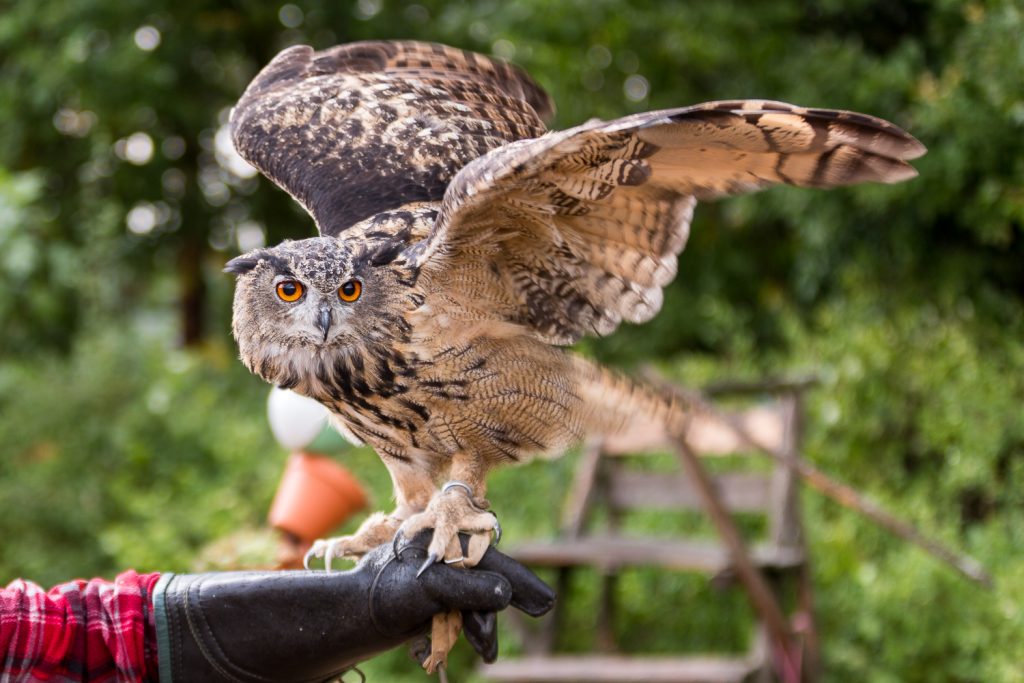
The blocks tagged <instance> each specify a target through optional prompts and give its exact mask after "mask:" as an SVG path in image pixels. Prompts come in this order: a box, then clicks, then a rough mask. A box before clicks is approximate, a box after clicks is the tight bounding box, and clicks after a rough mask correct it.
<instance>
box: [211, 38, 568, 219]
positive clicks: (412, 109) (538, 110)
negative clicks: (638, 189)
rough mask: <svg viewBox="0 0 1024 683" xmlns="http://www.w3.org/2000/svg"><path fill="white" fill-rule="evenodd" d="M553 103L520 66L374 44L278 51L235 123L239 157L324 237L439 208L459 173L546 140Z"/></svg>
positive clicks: (428, 48)
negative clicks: (416, 208) (399, 211)
mask: <svg viewBox="0 0 1024 683" xmlns="http://www.w3.org/2000/svg"><path fill="white" fill-rule="evenodd" d="M552 111H553V106H552V103H551V100H550V98H549V97H548V95H547V94H546V93H545V92H544V91H543V90H542V89H541V88H540V86H538V85H537V84H536V83H535V82H534V81H533V80H532V79H531V78H530V77H529V76H528V75H527V74H526V73H524V72H523V71H521V70H520V69H518V68H517V67H515V66H512V65H509V64H506V63H504V62H500V61H497V60H492V59H489V58H487V57H484V56H482V55H478V54H474V53H471V52H465V51H463V50H458V49H455V48H451V47H447V46H444V45H438V44H433V43H420V42H412V41H372V42H362V43H350V44H347V45H341V46H338V47H334V48H331V49H328V50H323V51H321V52H314V51H313V49H312V48H310V47H308V46H304V45H301V46H295V47H291V48H288V49H286V50H284V51H282V52H281V53H280V54H278V55H277V56H276V57H275V58H274V60H273V61H271V62H270V64H268V65H267V66H266V67H265V68H264V69H263V70H262V71H261V72H260V73H259V74H258V75H257V76H256V78H255V79H253V81H252V83H250V84H249V87H248V88H247V89H246V91H245V93H244V94H243V95H242V97H241V99H240V100H239V102H238V104H237V105H236V107H235V109H234V110H233V112H232V115H231V126H232V137H233V139H234V142H235V147H236V148H237V149H238V152H239V154H241V155H242V157H244V158H245V159H246V160H247V161H249V162H250V163H251V164H253V165H254V166H256V167H257V168H258V169H259V170H260V171H262V172H263V174H264V175H266V176H267V177H269V178H270V179H271V180H273V181H274V182H275V183H277V184H278V185H279V186H281V187H282V188H283V189H285V190H286V191H287V192H288V193H289V194H291V195H292V196H293V197H295V199H297V200H298V201H299V202H300V203H301V204H302V205H303V206H304V207H305V208H306V210H307V211H309V213H310V214H312V216H313V218H314V220H315V221H316V223H317V227H318V228H319V230H320V232H321V234H325V235H338V234H339V233H341V232H342V231H344V230H345V229H346V228H347V227H349V226H351V225H352V224H354V223H356V222H358V221H360V220H362V219H364V218H367V217H369V216H372V215H375V214H377V213H380V212H381V211H386V210H388V209H394V208H397V207H399V206H402V205H403V204H407V203H410V202H417V201H439V200H440V199H441V198H442V196H443V195H444V191H445V188H446V187H447V186H448V184H449V183H450V182H451V180H452V178H453V177H454V176H455V174H456V173H457V172H458V170H459V169H460V168H462V167H463V166H464V165H466V164H467V163H468V162H469V161H471V160H473V159H475V158H477V157H479V156H481V155H483V154H485V153H486V152H488V151H490V150H492V149H495V148H497V147H500V146H501V145H504V144H506V143H508V142H511V141H513V140H518V139H521V138H529V137H535V136H537V135H540V134H542V133H543V132H544V130H545V128H544V124H543V122H542V120H541V119H542V118H546V117H549V116H550V115H551V114H552Z"/></svg>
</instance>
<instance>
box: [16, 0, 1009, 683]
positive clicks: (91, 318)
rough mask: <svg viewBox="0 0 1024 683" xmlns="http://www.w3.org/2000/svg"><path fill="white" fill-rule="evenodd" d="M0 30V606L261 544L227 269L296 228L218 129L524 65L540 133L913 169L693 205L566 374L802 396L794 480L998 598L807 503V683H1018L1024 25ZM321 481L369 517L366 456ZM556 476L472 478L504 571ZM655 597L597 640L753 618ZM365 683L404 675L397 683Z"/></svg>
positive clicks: (248, 20)
mask: <svg viewBox="0 0 1024 683" xmlns="http://www.w3.org/2000/svg"><path fill="white" fill-rule="evenodd" d="M0 7H2V11H0V282H2V283H3V293H2V295H0V583H6V582H7V581H9V580H11V579H13V578H15V577H17V576H25V577H27V578H31V579H35V580H37V581H40V582H43V583H52V582H58V581H63V580H66V579H69V578H72V577H74V576H87V575H106V576H112V575H113V574H115V573H116V572H117V571H119V570H121V569H122V568H125V567H134V568H137V569H139V570H140V571H153V570H186V569H188V568H190V567H192V566H194V564H195V562H196V558H197V557H198V556H199V555H200V554H201V552H202V549H203V548H205V547H208V546H209V545H210V544H211V543H214V542H216V541H217V540H218V539H222V538H223V537H225V536H229V535H231V534H233V533H235V532H237V531H238V530H239V529H257V528H259V527H260V526H261V525H262V524H263V520H264V517H265V515H266V510H267V507H268V505H269V502H270V499H271V496H272V495H273V491H274V487H275V485H276V481H277V477H278V475H279V473H280V471H281V469H282V468H283V465H284V460H285V454H284V453H283V452H282V451H281V449H280V448H279V447H278V446H277V445H276V444H275V443H274V442H273V440H272V437H271V435H270V431H269V428H268V426H267V421H266V416H265V410H264V404H265V399H266V396H267V391H268V387H267V386H266V385H264V384H263V383H262V382H261V381H260V380H258V379H256V378H255V377H252V376H250V375H249V374H248V373H247V372H246V371H245V370H244V368H242V366H241V364H240V363H239V362H238V361H237V360H236V350H235V347H234V343H233V341H232V340H231V337H230V330H229V323H230V297H231V292H232V281H231V278H230V277H228V276H226V275H223V274H222V273H221V267H222V265H223V263H224V262H225V261H226V260H227V259H228V258H230V257H231V256H233V255H235V254H237V253H238V252H240V251H244V250H247V249H250V248H253V247H255V246H259V245H262V244H273V243H276V242H277V241H279V240H281V239H283V238H285V237H303V236H307V235H310V234H312V231H313V226H312V222H311V221H310V219H309V218H308V217H307V216H306V215H305V214H304V213H303V212H302V211H301V210H300V208H299V207H298V206H297V205H296V204H294V203H293V202H292V201H291V200H290V198H288V197H287V196H286V195H285V194H284V193H283V192H281V191H279V190H277V189H276V188H274V187H273V186H272V185H271V184H270V183H269V182H267V181H265V180H263V179H262V178H260V177H257V176H256V175H255V173H254V171H253V170H252V169H251V168H250V167H248V166H246V165H245V164H242V163H239V160H238V159H237V157H235V156H234V154H233V152H232V149H231V145H230V139H229V134H228V130H227V127H226V123H227V120H228V113H229V110H230V108H231V106H232V104H233V103H234V101H235V100H236V99H237V97H238V96H239V94H240V93H241V92H242V90H243V89H244V87H245V85H246V84H247V82H248V81H249V79H250V78H251V77H252V76H253V75H254V74H255V73H256V71H257V70H258V69H259V68H260V67H261V66H262V65H263V64H265V63H266V62H268V61H269V60H270V59H271V57H273V55H274V54H275V53H276V52H277V51H278V50H279V49H281V48H283V47H286V46H288V45H291V44H295V43H309V44H312V45H313V46H315V47H318V48H323V47H328V46H330V45H333V44H336V43H340V42H346V41H351V40H357V39H366V38H419V39H428V40H437V41H442V42H446V43H450V44H453V45H457V46H460V47H463V48H467V49H472V50H478V51H481V52H484V53H490V54H494V55H497V56H500V57H504V58H507V59H510V60H512V61H514V62H516V63H517V64H520V65H521V66H523V67H525V68H526V69H527V70H528V71H530V72H531V73H532V74H533V75H534V76H535V77H536V78H537V79H538V80H539V81H540V83H541V84H542V85H543V86H545V87H546V88H547V89H548V90H549V91H550V92H551V93H552V94H553V95H554V97H555V100H556V102H557V103H558V107H559V113H558V117H557V120H556V121H555V122H554V124H553V127H568V126H571V125H574V124H577V123H580V122H582V121H585V120H586V119H588V118H591V117H595V116H596V117H601V118H613V117H617V116H620V115H623V114H627V113H630V112H634V111H640V110H646V109H656V108H662V107H670V106H678V105H684V104H691V103H696V102H701V101H705V100H712V99H725V98H729V99H731V98H741V97H755V98H771V99H780V100H785V101H791V102H795V103H798V104H805V105H813V106H823V107H835V108H847V109H855V110H859V111H863V112H868V113H872V114H875V115H879V116H882V117H884V118H887V119H889V120H892V121H894V122H895V123H897V124H899V125H901V126H903V127H905V128H907V129H909V130H910V131H912V132H913V133H914V134H915V135H916V136H917V137H918V138H919V139H921V140H922V142H924V143H925V144H926V145H927V146H928V147H929V149H930V152H929V154H928V155H927V156H925V157H924V158H922V159H920V160H919V161H917V162H915V165H916V166H917V167H918V169H919V170H920V172H921V177H920V178H918V179H917V180H915V181H912V182H909V183H906V184H902V185H898V186H891V187H889V186H874V187H858V188H853V189H848V190H841V191H833V192H828V193H825V192H814V191H801V190H794V189H790V188H783V189H774V190H771V191H769V192H766V193H762V194H759V195H756V196H752V197H745V198H740V199H733V200H728V201H723V202H720V203H718V204H705V205H702V206H700V207H699V208H698V211H697V219H696V222H695V225H694V229H693V236H692V238H691V241H690V245H689V247H688V248H687V250H686V251H685V252H684V254H683V255H682V258H681V266H680V275H679V277H678V278H677V280H676V282H675V283H674V284H673V285H672V286H671V288H670V291H669V292H668V293H667V296H666V303H665V307H664V310H663V312H662V313H661V315H660V316H659V317H658V318H656V319H655V320H654V321H653V322H652V323H650V324H648V325H646V326H644V327H639V328H638V327H634V328H630V329H624V330H621V331H619V332H618V333H617V334H616V335H615V336H613V337H611V338H609V339H604V340H600V341H589V342H586V343H585V344H584V345H583V351H584V352H586V353H591V354H594V355H596V356H598V357H600V358H602V359H604V360H606V361H608V362H611V363H615V364H618V365H620V366H623V367H630V366H634V365H636V364H639V363H647V362H654V363H656V364H658V365H659V366H660V367H661V368H662V369H663V370H664V371H666V372H668V373H670V374H671V375H672V376H674V377H676V378H678V379H680V380H682V381H684V382H687V383H690V384H693V385H700V384H702V383H704V382H707V381H710V380H713V379H719V378H723V377H729V378H737V377H739V378H755V377H760V376H763V375H773V376H778V375H787V374H805V373H814V374H817V375H818V376H819V377H820V378H821V380H822V383H821V385H820V386H819V387H818V388H817V389H816V390H815V391H813V392H812V393H811V394H810V397H809V398H810V401H809V408H810V415H809V421H808V435H807V449H806V450H807V455H808V457H810V458H811V459H813V460H814V462H815V463H817V464H818V465H819V466H820V467H822V468H823V469H825V470H826V471H828V472H831V473H832V474H834V475H837V476H839V477H841V478H843V479H845V480H847V481H849V482H851V483H853V484H855V485H857V486H858V487H861V488H863V489H864V490H866V491H867V492H869V494H870V495H871V496H873V497H874V498H876V499H878V500H879V501H882V502H884V503H885V504H886V505H887V506H888V507H889V508H890V509H892V510H894V511H896V512H898V513H899V514H901V515H903V516H905V517H907V518H909V519H911V520H913V521H914V522H915V523H916V524H918V525H919V526H921V527H922V528H923V529H925V530H926V531H927V532H928V533H931V534H934V535H936V536H938V537H939V538H941V539H943V540H944V541H946V542H948V543H950V544H953V545H955V546H958V547H961V548H963V549H965V550H967V551H968V552H970V553H972V554H973V555H975V556H976V557H977V558H979V559H980V560H981V561H982V562H983V563H985V564H986V565H987V567H988V568H989V569H990V570H991V572H992V573H993V574H994V576H995V580H996V588H995V589H994V590H992V591H985V590H983V589H980V588H977V587H975V586H973V585H970V584H968V583H966V582H965V581H963V580H962V579H960V578H959V577H958V576H956V575H954V574H953V573H952V572H950V571H949V570H948V569H946V568H945V567H943V566H941V565H939V564H937V563H936V562H935V561H933V560H932V559H931V558H929V557H927V556H924V555H923V554H922V553H920V552H919V551H917V550H915V549H913V548H910V547H908V546H906V545H904V544H902V543H900V542H898V541H895V540H893V539H892V538H890V537H889V536H887V535H886V534H885V533H884V532H882V531H880V530H878V529H876V528H874V527H873V526H872V525H871V524H870V523H868V522H866V521H864V520H862V519H860V518H858V517H856V516H855V515H853V514H852V513H850V512H848V511H845V510H842V509H839V508H837V507H836V506H835V505H833V504H832V503H830V502H828V501H824V500H822V499H821V498H819V497H817V496H815V495H813V494H809V495H807V496H805V507H806V512H807V519H806V524H807V527H808V533H809V535H810V541H811V547H812V553H813V560H814V565H813V568H814V575H815V580H816V583H817V586H818V589H819V619H820V621H821V624H822V628H823V636H822V637H823V645H824V656H825V666H826V670H827V672H828V679H829V680H836V681H986V682H990V681H1015V680H1022V679H1024V664H1022V662H1024V612H1022V606H1024V553H1022V552H1021V548H1022V547H1024V409H1022V403H1024V334H1022V333H1024V81H1022V79H1021V74H1024V4H1022V3H1021V2H1020V0H975V1H971V2H958V1H955V0H914V1H909V2H893V1H891V0H822V1H819V2H812V1H810V0H803V1H801V0H785V1H779V2H771V3H746V2H739V1H730V0H722V1H717V2H706V3H705V2H701V3H673V2H665V1H660V2H655V1H653V0H652V1H637V2H623V1H613V0H572V1H568V2H549V1H548V0H517V1H516V2H498V1H497V0H465V1H461V2H456V1H453V2H436V1H433V0H419V1H418V2H405V1H399V0H358V2H354V3H350V2H343V1H340V0H291V1H290V2H287V3H282V2H276V3H275V2H264V1H262V0H260V1H256V0H235V1H233V2H215V1H214V0H145V1H143V0H124V1H121V2H110V1H109V0H73V1H67V0H32V1H31V2H28V1H22V2H12V1H11V0H7V2H2V3H0ZM342 461H343V462H345V464H346V466H348V467H349V468H350V469H352V470H353V471H354V472H356V474H357V475H358V476H359V477H360V478H361V479H362V480H364V481H365V482H366V483H367V485H368V487H369V488H370V489H371V490H372V491H373V492H374V496H375V501H374V503H375V505H376V507H381V508H384V507H388V505H389V500H388V497H389V491H388V483H387V475H386V472H385V470H384V468H383V466H382V465H381V464H380V463H379V462H378V461H377V460H376V458H375V456H374V455H373V454H372V453H369V452H367V451H365V450H354V451H350V452H348V453H346V454H345V455H344V456H343V458H342ZM573 464H574V460H573V458H572V457H569V458H566V459H563V460H561V461H558V462H555V463H542V464H535V465H531V466H529V467H527V468H522V469H519V470H506V471H504V472H502V473H500V474H498V475H497V476H495V477H494V479H493V480H492V493H491V496H490V497H491V500H492V502H493V503H494V505H495V508H496V509H497V510H499V512H501V513H502V524H503V526H505V527H506V532H507V535H508V537H509V538H516V537H519V538H527V537H530V536H534V535H538V534H542V533H545V532H549V531H550V530H551V529H552V528H554V526H555V525H556V523H557V515H558V504H557V501H559V500H561V498H562V496H563V495H564V493H565V491H566V488H567V482H568V481H569V480H570V478H571V475H572V468H573ZM523 490H528V491H530V492H531V495H529V496H524V495H522V491H523ZM659 581H660V583H656V584H654V583H649V582H646V581H645V580H644V575H643V574H639V575H637V577H635V578H634V579H633V580H632V582H628V581H627V582H625V584H624V585H625V586H626V588H627V589H628V590H631V591H632V593H631V595H632V598H633V599H634V600H639V601H640V602H639V603H634V605H636V604H639V605H640V606H639V607H636V606H634V608H632V610H631V611H628V612H625V613H623V614H622V615H621V619H622V620H623V624H622V626H623V628H624V629H625V630H626V631H627V632H629V631H630V629H634V630H635V632H636V633H637V640H638V641H639V642H642V643H644V644H645V645H646V646H647V647H648V648H649V649H650V648H653V649H654V650H657V649H658V648H669V647H671V641H672V640H673V639H674V638H676V637H678V636H679V635H680V633H683V632H686V631H692V632H695V633H697V634H698V635H699V637H698V646H703V647H713V646H714V643H713V642H710V641H713V640H714V637H715V634H716V633H717V629H719V628H726V627H727V626H728V622H729V621H730V619H731V618H732V616H731V615H732V613H733V612H736V611H738V610H740V611H741V610H743V609H745V607H744V606H743V604H742V602H743V601H742V600H739V601H738V602H737V601H735V600H733V601H727V600H724V599H723V600H717V601H716V600H715V598H714V597H712V599H711V601H710V603H709V602H708V601H706V600H705V601H704V602H701V603H698V601H697V597H700V596H706V594H707V591H708V589H707V587H706V586H705V585H704V584H702V583H700V582H699V581H689V580H686V579H681V578H680V579H671V580H659ZM647 593H649V604H648V603H644V602H643V600H644V598H643V595H645V594H647ZM637 596H639V597H637ZM691 598H693V604H694V608H693V609H692V610H689V609H683V610H680V609H679V608H678V607H673V608H672V609H671V610H669V609H667V608H666V607H665V605H666V604H667V603H671V602H675V603H676V604H683V605H686V604H689V602H688V601H689V600H690V599H691ZM579 599H580V600H581V601H585V600H586V596H585V595H584V596H582V597H581V598H579ZM716 605H717V606H716ZM701 638H703V639H704V640H703V641H701ZM504 646H505V648H506V651H510V650H512V649H514V648H515V643H514V642H510V641H508V640H507V641H506V642H505V643H504ZM463 655H465V653H463ZM462 661H463V662H464V665H463V671H468V670H469V667H470V664H469V658H468V656H463V660H462ZM368 671H369V672H370V673H371V674H372V673H377V674H378V675H379V676H380V677H383V678H385V679H387V680H395V679H396V677H397V676H399V675H403V676H408V677H409V678H408V680H419V679H420V677H421V675H422V674H419V673H418V672H417V671H416V669H415V665H414V664H412V663H411V662H409V661H408V660H407V659H406V657H405V655H404V654H394V655H391V656H388V657H384V658H381V659H379V660H377V661H375V662H374V663H372V664H371V665H370V666H369V667H368Z"/></svg>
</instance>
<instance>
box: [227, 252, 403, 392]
mask: <svg viewBox="0 0 1024 683" xmlns="http://www.w3.org/2000/svg"><path fill="white" fill-rule="evenodd" d="M394 251H395V250H394V249H391V250H390V251H389V250H386V249H385V250H382V249H381V248H376V249H368V248H366V246H365V245H360V246H357V247H353V246H351V245H350V244H349V243H346V242H345V241H343V240H340V239H337V238H334V237H313V238H310V239H305V240H299V241H290V240H289V241H285V242H282V243H281V244H279V245H277V246H276V247H272V248H268V249H257V250H255V251H252V252H249V253H248V254H243V255H242V256H239V257H237V258H234V259H232V260H231V261H229V262H228V264H227V266H226V267H225V269H224V270H225V271H226V272H229V273H234V274H235V275H237V276H238V281H237V286H236V288H235V301H234V307H233V320H232V331H233V332H234V336H235V339H236V340H237V341H238V346H239V351H240V354H241V357H242V361H243V362H244V363H245V364H246V366H247V367H248V368H249V369H250V370H252V371H253V372H254V373H256V374H257V375H259V376H260V377H262V378H263V379H265V380H267V381H268V382H272V383H274V384H277V385H278V386H283V387H288V388H291V387H297V388H299V389H300V390H302V389H303V388H305V389H306V390H307V391H306V392H305V393H308V392H309V390H310V387H309V384H310V382H309V380H310V379H311V377H312V376H315V375H316V373H318V372H320V371H322V368H324V367H325V366H326V367H330V366H331V365H333V361H332V357H333V356H334V354H337V353H346V352H353V351H358V350H360V349H361V348H363V347H365V346H367V345H369V344H372V343H374V342H375V341H382V338H383V337H385V336H387V335H388V334H389V333H390V331H389V330H388V329H387V326H388V323H387V321H388V320H395V319H396V318H400V316H396V315H394V313H395V311H392V310H391V309H392V308H394V307H395V302H397V301H401V300H402V299H403V298H404V297H402V296H401V292H399V291H397V290H398V289H399V288H400V287H401V285H400V284H399V282H400V278H399V277H398V275H397V274H396V272H395V269H394V268H391V267H389V266H390V265H391V260H392V259H393V258H394ZM396 322H398V321H397V320H396Z"/></svg>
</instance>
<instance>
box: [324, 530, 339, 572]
mask: <svg viewBox="0 0 1024 683" xmlns="http://www.w3.org/2000/svg"><path fill="white" fill-rule="evenodd" d="M340 540H341V539H339V538H332V539H331V540H329V541H327V549H326V550H325V551H324V569H325V570H326V571H331V562H332V561H333V560H334V558H335V557H338V556H337V555H335V554H334V552H335V549H336V548H337V547H338V542H339V541H340Z"/></svg>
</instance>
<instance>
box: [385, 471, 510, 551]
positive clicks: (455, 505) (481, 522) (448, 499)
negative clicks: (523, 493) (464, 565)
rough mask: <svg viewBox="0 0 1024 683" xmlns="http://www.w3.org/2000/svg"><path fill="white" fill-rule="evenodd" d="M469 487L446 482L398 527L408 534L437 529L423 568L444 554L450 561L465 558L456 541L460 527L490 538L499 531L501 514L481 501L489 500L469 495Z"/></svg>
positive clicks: (412, 534)
mask: <svg viewBox="0 0 1024 683" xmlns="http://www.w3.org/2000/svg"><path fill="white" fill-rule="evenodd" d="M469 490H471V489H469V488H468V487H467V486H465V485H464V484H462V485H460V486H446V488H445V490H444V491H442V492H441V493H438V494H437V495H435V496H434V498H433V499H432V500H431V501H430V503H429V504H427V509H426V510H424V511H423V512H421V513H419V514H416V515H413V516H411V517H410V518H409V519H407V520H405V522H404V523H403V524H402V526H401V528H400V529H399V533H401V534H402V535H403V536H405V537H412V536H415V535H416V534H417V533H419V532H420V531H422V530H424V529H433V530H434V536H433V538H432V539H431V541H430V546H429V547H428V549H427V562H426V563H425V564H424V567H423V568H424V569H425V568H426V567H428V566H430V565H431V564H433V563H434V562H437V561H438V560H440V559H441V558H444V560H445V561H446V562H451V563H456V562H460V561H463V560H464V559H465V558H464V557H462V552H461V549H460V547H459V544H458V543H457V542H454V541H455V539H456V538H457V536H458V534H459V532H460V531H461V532H466V533H469V534H473V535H483V536H484V538H486V539H488V540H489V539H490V536H491V533H492V532H496V533H500V531H499V530H500V528H501V527H500V526H499V524H498V518H497V517H496V516H495V515H494V513H492V512H489V511H487V510H486V509H485V508H484V507H483V506H482V505H481V503H486V501H484V500H483V499H481V498H473V497H470V495H469V494H468V492H467V491H469ZM476 545H477V544H474V547H476Z"/></svg>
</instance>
